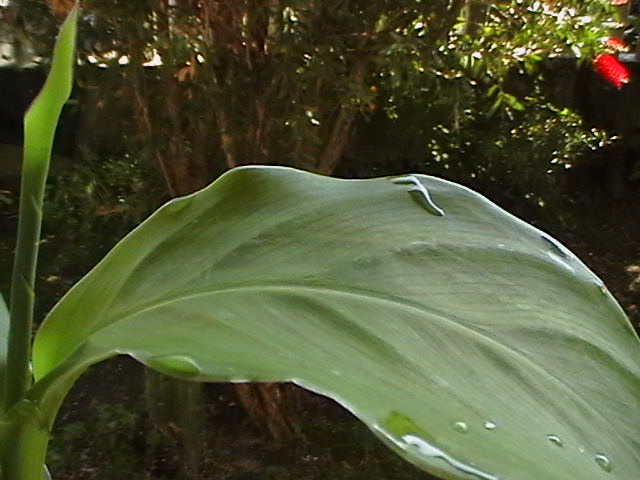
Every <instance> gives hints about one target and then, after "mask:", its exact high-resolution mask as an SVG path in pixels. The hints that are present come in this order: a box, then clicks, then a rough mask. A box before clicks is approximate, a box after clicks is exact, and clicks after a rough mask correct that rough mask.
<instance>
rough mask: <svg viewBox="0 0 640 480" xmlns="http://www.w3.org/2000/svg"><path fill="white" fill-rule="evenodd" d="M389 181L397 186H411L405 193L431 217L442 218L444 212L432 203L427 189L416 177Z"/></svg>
mask: <svg viewBox="0 0 640 480" xmlns="http://www.w3.org/2000/svg"><path fill="white" fill-rule="evenodd" d="M391 181H392V182H393V183H395V184H397V185H411V188H409V189H408V190H407V192H408V193H409V195H411V197H412V198H413V199H414V200H415V201H416V202H418V204H419V205H420V206H421V207H422V208H424V209H425V210H426V211H427V212H429V213H431V214H432V215H435V216H437V217H444V210H442V209H441V208H440V207H439V206H437V205H436V204H435V203H434V201H433V200H432V198H431V195H430V194H429V190H427V187H425V186H424V185H423V184H422V182H420V180H418V179H417V178H416V177H414V176H413V175H409V176H406V177H398V178H392V179H391Z"/></svg>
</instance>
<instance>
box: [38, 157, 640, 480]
mask: <svg viewBox="0 0 640 480" xmlns="http://www.w3.org/2000/svg"><path fill="white" fill-rule="evenodd" d="M639 347H640V343H639V342H638V338H637V336H636V334H635V333H634V331H633V329H632V327H631V325H630V324H629V322H628V320H627V319H626V317H625V315H624V313H623V312H622V310H621V309H620V307H619V306H618V305H617V303H616V302H615V300H614V299H613V298H612V297H611V295H610V294H609V292H608V291H607V290H606V288H605V287H604V286H603V284H602V282H601V281H600V280H599V279H598V278H597V277H596V276H595V275H594V274H593V273H592V272H591V271H589V270H588V269H587V268H586V267H585V266H584V265H583V264H582V263H581V262H580V261H579V260H578V259H577V258H576V257H575V256H574V255H573V254H572V253H571V252H570V251H569V250H567V249H566V248H565V247H564V246H562V245H560V244H559V243H558V242H557V241H555V240H554V239H552V238H551V237H549V236H548V235H546V234H545V233H543V232H541V231H539V230H537V229H535V228H533V227H531V226H530V225H528V224H526V223H524V222H522V221H520V220H518V219H517V218H515V217H513V216H512V215H510V214H508V213H506V212H505V211H504V210H502V209H500V208H499V207H497V206H496V205H494V204H493V203H491V202H490V201H488V200H487V199H485V198H483V197H482V196H480V195H478V194H476V193H474V192H472V191H471V190H469V189H467V188H464V187H462V186H459V185H456V184H453V183H450V182H447V181H444V180H440V179H436V178H433V177H427V176H421V175H411V176H404V177H398V178H391V179H389V178H382V179H372V180H338V179H333V178H327V177H321V176H317V175H313V174H310V173H305V172H301V171H297V170H293V169H287V168H280V167H243V168H238V169H235V170H232V171H230V172H228V173H226V174H225V175H223V176H222V177H221V178H219V179H218V180H217V181H216V182H215V183H214V184H212V185H211V186H210V187H208V188H206V189H204V190H202V191H200V192H198V193H196V194H193V195H190V196H187V197H184V198H181V199H177V200H174V201H172V202H170V203H168V204H167V205H165V206H164V207H162V208H161V209H160V210H159V211H158V212H156V213H155V214H154V215H152V216H151V218H149V219H148V220H147V221H146V222H144V223H143V224H142V225H141V226H140V227H138V228H137V229H136V230H134V231H133V232H132V233H131V234H130V235H128V236H127V237H126V238H125V239H124V240H123V241H122V242H120V243H119V244H118V245H117V246H116V247H115V248H114V249H113V250H112V251H111V253H109V254H108V255H107V256H106V258H105V259H104V260H103V261H102V262H101V263H100V264H99V265H98V266H97V267H96V268H95V269H94V270H93V271H91V272H90V273H89V274H88V275H87V276H86V277H85V278H84V279H83V280H82V281H80V282H79V284H78V285H76V286H75V287H74V288H73V289H72V290H71V291H70V292H69V293H68V294H67V295H66V296H65V297H64V298H63V299H62V300H61V301H60V303H59V304H58V305H57V306H56V307H55V308H54V309H53V311H52V312H51V314H50V315H49V317H48V319H47V320H46V322H45V324H44V325H43V327H42V328H41V330H40V332H39V333H38V335H37V338H36V342H35V347H34V358H33V360H34V367H35V374H36V377H37V378H38V379H39V380H40V381H39V382H38V383H37V384H36V386H35V387H34V389H35V390H37V392H36V393H34V394H33V396H34V398H35V397H38V398H39V399H42V402H43V403H46V402H45V400H46V397H47V392H48V391H50V390H56V391H57V392H58V393H56V395H55V396H57V397H60V396H61V393H60V392H61V391H62V390H64V389H65V388H68V387H69V385H70V383H71V382H72V381H73V380H74V378H75V375H77V374H78V373H79V372H80V371H81V370H82V369H84V368H85V367H86V366H87V365H88V364H90V363H92V362H95V361H98V360H100V359H103V358H106V357H108V356H110V355H114V354H129V355H132V356H133V357H135V358H137V359H138V360H140V361H141V362H143V363H144V364H146V365H148V366H150V367H152V368H155V369H156V370H158V371H161V372H165V373H167V374H170V375H174V376H177V377H181V378H186V379H191V380H194V381H234V382H242V381H292V382H295V383H297V384H299V385H302V386H304V387H306V388H309V389H311V390H313V391H316V392H320V393H322V394H325V395H327V396H330V397H332V398H335V399H336V400H337V401H339V402H340V403H341V404H342V405H344V406H345V407H346V408H348V409H349V410H351V411H352V412H353V413H354V414H355V415H357V416H358V417H359V418H360V419H362V420H363V421H364V422H366V423H367V425H368V426H369V427H370V428H371V429H372V430H373V431H374V432H375V433H376V434H377V435H378V436H379V437H380V438H381V439H382V440H383V441H385V442H386V443H387V444H388V445H389V446H391V447H392V448H393V449H395V450H396V451H398V452H399V453H400V454H402V455H404V456H405V457H406V458H408V459H409V460H411V461H412V462H414V463H415V464H417V465H419V466H420V467H422V468H424V469H425V470H428V471H430V472H433V473H435V474H437V475H439V476H441V477H443V478H447V479H482V480H494V479H501V480H505V479H517V480H538V479H540V478H545V479H547V480H554V479H557V480H566V479H569V478H588V479H608V480H614V479H615V480H635V479H636V478H637V472H638V471H640V453H639V452H640V448H639V444H638V442H639V437H638V432H639V431H640V417H639V416H638V415H637V413H638V411H639V408H640V360H639V359H640V348H639ZM38 398H36V400H38ZM38 401H39V400H38ZM47 401H48V400H47ZM53 403H55V402H52V404H53ZM45 410H46V411H48V409H47V408H45Z"/></svg>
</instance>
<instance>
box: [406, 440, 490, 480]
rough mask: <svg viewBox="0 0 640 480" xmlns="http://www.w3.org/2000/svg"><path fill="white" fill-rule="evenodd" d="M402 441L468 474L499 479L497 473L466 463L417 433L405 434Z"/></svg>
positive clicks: (423, 453)
mask: <svg viewBox="0 0 640 480" xmlns="http://www.w3.org/2000/svg"><path fill="white" fill-rule="evenodd" d="M402 441H403V442H404V443H405V444H406V445H408V446H409V447H413V448H415V449H416V450H418V452H420V453H421V454H422V455H424V456H425V457H432V458H440V459H442V460H444V461H445V462H446V463H448V464H449V465H451V466H452V467H453V468H455V469H456V470H459V471H461V472H463V473H465V474H467V475H472V476H474V477H477V478H480V479H482V480H498V477H496V476H495V475H491V474H490V473H487V472H483V471H482V470H479V469H477V468H475V467H473V466H471V465H467V464H466V463H462V462H460V461H458V460H456V459H455V458H453V457H451V456H450V455H449V454H447V453H445V452H443V451H442V450H440V449H439V448H437V447H435V446H433V445H431V444H429V443H428V442H426V441H425V440H423V439H422V438H420V437H418V436H416V435H405V436H403V437H402Z"/></svg>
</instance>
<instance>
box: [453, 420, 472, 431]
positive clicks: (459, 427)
mask: <svg viewBox="0 0 640 480" xmlns="http://www.w3.org/2000/svg"><path fill="white" fill-rule="evenodd" d="M453 429H454V430H455V431H456V432H458V433H467V432H468V431H469V427H468V426H467V424H466V423H465V422H456V423H454V424H453Z"/></svg>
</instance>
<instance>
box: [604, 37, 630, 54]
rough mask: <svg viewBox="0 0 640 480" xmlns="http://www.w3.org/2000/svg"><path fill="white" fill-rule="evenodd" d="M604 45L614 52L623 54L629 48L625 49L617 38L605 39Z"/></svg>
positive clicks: (624, 44)
mask: <svg viewBox="0 0 640 480" xmlns="http://www.w3.org/2000/svg"><path fill="white" fill-rule="evenodd" d="M605 44H606V45H607V47H609V48H611V49H613V50H614V51H616V52H624V51H626V50H627V49H628V48H629V47H627V44H626V43H624V42H623V41H622V40H618V39H617V38H614V37H609V38H607V40H606V41H605Z"/></svg>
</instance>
